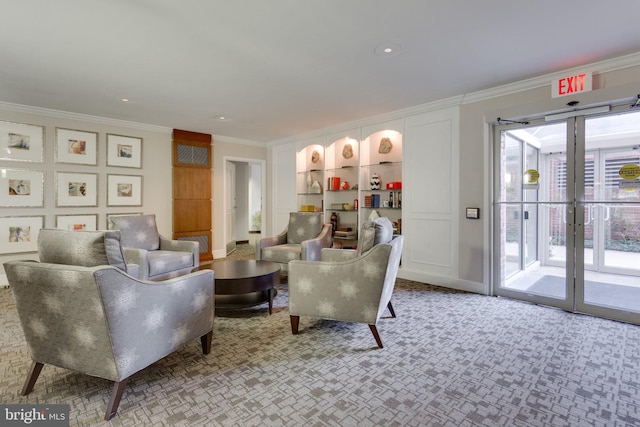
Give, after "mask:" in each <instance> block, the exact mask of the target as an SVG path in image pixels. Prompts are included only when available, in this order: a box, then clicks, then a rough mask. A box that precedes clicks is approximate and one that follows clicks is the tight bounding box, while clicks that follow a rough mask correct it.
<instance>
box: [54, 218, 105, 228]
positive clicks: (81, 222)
mask: <svg viewBox="0 0 640 427" xmlns="http://www.w3.org/2000/svg"><path fill="white" fill-rule="evenodd" d="M56 228H59V229H61V230H69V231H95V230H97V229H98V214H88V215H56Z"/></svg>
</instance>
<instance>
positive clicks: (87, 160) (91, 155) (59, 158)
mask: <svg viewBox="0 0 640 427" xmlns="http://www.w3.org/2000/svg"><path fill="white" fill-rule="evenodd" d="M56 163H73V164H79V165H93V166H96V165H97V164H98V133H97V132H89V131H84V130H75V129H65V128H56Z"/></svg>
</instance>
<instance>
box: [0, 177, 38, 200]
mask: <svg viewBox="0 0 640 427" xmlns="http://www.w3.org/2000/svg"><path fill="white" fill-rule="evenodd" d="M0 206H2V207H6V208H9V207H23V206H24V207H42V206H44V171H35V170H13V169H3V170H2V174H0Z"/></svg>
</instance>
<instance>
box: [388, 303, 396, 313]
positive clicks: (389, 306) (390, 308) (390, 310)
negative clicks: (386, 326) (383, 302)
mask: <svg viewBox="0 0 640 427" xmlns="http://www.w3.org/2000/svg"><path fill="white" fill-rule="evenodd" d="M387 308H388V309H389V313H391V317H396V312H395V311H393V306H392V305H391V301H389V303H388V304H387Z"/></svg>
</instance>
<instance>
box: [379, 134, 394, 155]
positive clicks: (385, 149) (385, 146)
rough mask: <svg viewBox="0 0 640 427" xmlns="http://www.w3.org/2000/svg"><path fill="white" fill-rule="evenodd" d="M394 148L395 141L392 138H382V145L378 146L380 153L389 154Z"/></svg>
mask: <svg viewBox="0 0 640 427" xmlns="http://www.w3.org/2000/svg"><path fill="white" fill-rule="evenodd" d="M392 148H393V143H392V142H391V139H390V138H386V137H385V138H382V139H381V140H380V146H379V147H378V153H380V154H389V153H390V152H391V149H392Z"/></svg>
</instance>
